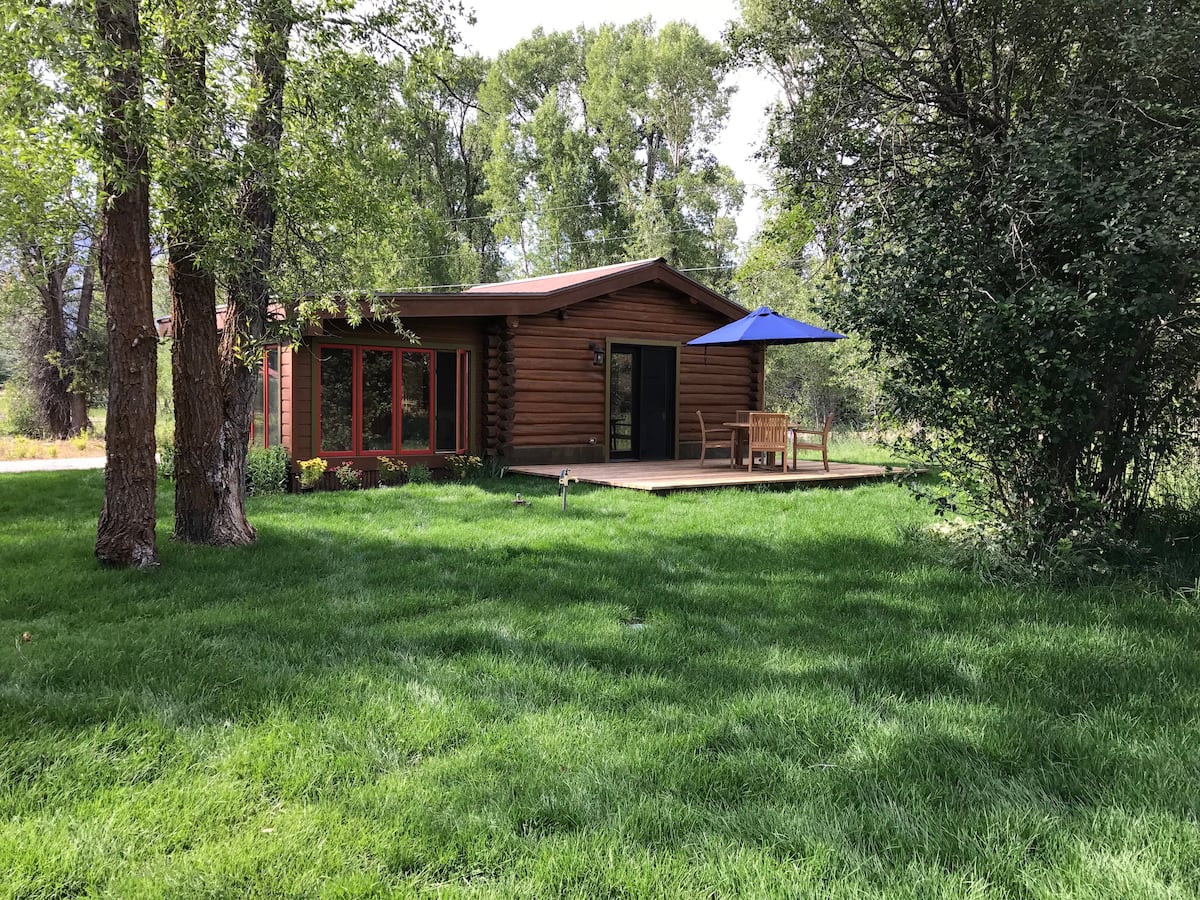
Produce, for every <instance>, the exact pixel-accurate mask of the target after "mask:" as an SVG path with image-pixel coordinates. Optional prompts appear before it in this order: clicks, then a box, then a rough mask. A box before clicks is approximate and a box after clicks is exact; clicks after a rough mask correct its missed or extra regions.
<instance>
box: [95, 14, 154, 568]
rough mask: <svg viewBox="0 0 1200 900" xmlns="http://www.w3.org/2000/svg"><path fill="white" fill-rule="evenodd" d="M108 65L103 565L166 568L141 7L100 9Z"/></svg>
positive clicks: (99, 540) (99, 546)
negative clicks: (159, 527)
mask: <svg viewBox="0 0 1200 900" xmlns="http://www.w3.org/2000/svg"><path fill="white" fill-rule="evenodd" d="M96 39H97V44H98V47H99V49H100V52H101V54H102V56H103V59H104V68H103V76H102V84H103V93H104V98H103V104H104V117H103V129H102V142H101V153H102V163H103V165H104V194H105V196H106V198H107V200H106V204H105V209H104V230H103V236H102V238H101V242H100V274H101V278H102V279H103V282H104V295H105V298H106V302H107V313H108V344H109V360H110V365H109V387H108V426H107V429H106V434H105V436H106V441H107V455H108V459H107V463H106V465H105V468H104V506H103V508H102V509H101V511H100V523H99V527H98V529H97V535H96V556H97V558H98V559H99V560H100V561H101V562H103V563H106V564H108V565H114V566H126V567H136V568H146V567H148V566H155V565H157V564H158V548H157V545H156V543H155V528H154V526H155V507H154V501H155V480H156V478H157V470H156V465H155V459H154V417H155V405H154V404H155V381H156V359H157V354H158V335H157V333H156V331H155V328H154V311H153V306H152V301H151V281H152V277H151V270H150V173H149V157H148V153H147V149H146V137H145V134H146V121H145V120H146V114H147V110H146V106H145V101H144V93H143V92H144V84H143V79H142V62H141V52H142V36H141V25H140V22H139V18H138V3H137V0H97V2H96Z"/></svg>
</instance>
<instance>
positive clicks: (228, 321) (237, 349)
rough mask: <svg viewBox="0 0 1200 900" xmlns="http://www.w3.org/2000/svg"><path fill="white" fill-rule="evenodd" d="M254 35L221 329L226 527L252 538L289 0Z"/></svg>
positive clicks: (268, 0)
mask: <svg viewBox="0 0 1200 900" xmlns="http://www.w3.org/2000/svg"><path fill="white" fill-rule="evenodd" d="M252 19H253V23H252V24H253V26H254V27H252V29H251V34H253V35H255V38H256V40H257V45H256V47H255V50H254V80H255V82H256V87H257V88H258V96H259V100H258V104H257V105H256V106H255V108H254V112H253V114H252V115H251V117H250V122H249V125H248V127H247V130H246V137H247V147H246V156H247V158H249V159H250V160H253V161H254V164H253V166H252V167H251V169H250V172H249V174H248V175H247V176H246V180H245V181H244V182H243V184H242V190H241V195H240V197H239V198H238V217H239V218H240V219H241V223H242V227H243V230H244V231H245V232H246V233H248V234H249V235H250V236H251V240H250V246H249V251H248V253H247V255H246V257H245V258H243V259H241V260H239V264H238V265H237V266H236V268H235V272H234V275H233V277H232V278H231V279H230V287H229V300H228V303H227V305H226V313H225V328H224V331H223V332H222V334H221V364H222V370H223V371H222V381H223V400H224V404H225V415H224V422H223V424H222V428H221V450H222V466H223V469H224V472H223V477H224V482H225V484H226V486H227V488H228V490H227V492H226V494H225V495H224V498H223V499H224V503H223V504H222V510H223V515H224V516H225V523H224V524H225V526H226V527H227V528H228V529H230V530H231V532H232V531H236V532H238V533H239V534H242V535H245V538H246V540H247V541H252V540H254V529H253V528H252V527H251V525H250V523H249V522H248V521H247V520H246V514H245V500H246V452H247V450H248V449H249V441H250V420H251V416H252V415H253V412H254V389H255V386H256V385H257V371H258V370H257V368H251V367H250V366H247V365H246V363H247V361H248V360H249V361H251V362H252V363H253V361H254V359H255V358H257V356H258V354H260V353H261V352H262V347H263V339H264V337H265V335H266V330H267V314H268V309H269V306H270V302H271V285H270V272H271V267H272V264H273V258H274V249H275V244H274V240H275V219H276V205H275V200H276V194H275V186H276V181H277V179H278V174H279V145H280V142H281V140H282V138H283V89H284V84H285V82H286V78H287V58H288V37H289V34H290V32H291V27H292V20H291V14H290V6H289V4H288V2H287V0H259V2H258V3H257V4H256V6H255V8H254V11H253V14H252Z"/></svg>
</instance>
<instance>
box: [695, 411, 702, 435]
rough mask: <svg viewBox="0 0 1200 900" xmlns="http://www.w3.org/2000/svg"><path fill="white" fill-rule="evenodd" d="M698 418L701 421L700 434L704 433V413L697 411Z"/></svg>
mask: <svg viewBox="0 0 1200 900" xmlns="http://www.w3.org/2000/svg"><path fill="white" fill-rule="evenodd" d="M696 418H697V419H699V420H700V433H701V434H703V433H704V413H702V412H700V410H696Z"/></svg>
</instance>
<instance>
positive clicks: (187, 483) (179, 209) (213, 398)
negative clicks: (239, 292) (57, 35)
mask: <svg viewBox="0 0 1200 900" xmlns="http://www.w3.org/2000/svg"><path fill="white" fill-rule="evenodd" d="M165 49H166V54H165V55H166V63H167V82H168V86H169V89H168V109H169V110H170V111H173V112H182V115H183V116H189V114H192V113H194V111H196V110H201V111H203V110H206V109H207V102H206V96H207V83H206V81H207V74H206V64H207V61H206V48H205V46H204V44H203V41H202V39H197V38H195V37H194V36H190V37H185V38H183V39H180V38H178V37H176V36H174V35H171V36H169V37H168V39H167V41H166V48H165ZM205 122H206V117H205V116H203V115H200V116H199V117H196V116H194V115H192V121H191V122H189V123H186V124H188V125H189V129H188V130H187V132H186V134H187V137H186V139H185V142H184V144H183V145H182V146H180V147H177V148H176V149H177V151H178V152H179V153H180V154H181V155H183V156H185V157H186V160H187V161H186V164H185V167H186V168H188V169H191V170H195V171H201V170H202V168H203V166H204V159H203V158H202V153H203V147H204V143H205V142H204V141H203V140H202V135H201V134H200V133H199V132H200V130H201V129H203V128H204V127H205ZM204 191H205V185H203V184H196V183H193V184H187V185H182V186H178V187H176V188H174V189H173V190H172V196H171V198H170V207H171V209H172V210H173V212H174V214H175V216H176V218H175V220H174V221H173V222H172V223H171V224H170V226H169V228H168V238H167V243H168V248H167V256H168V278H169V281H170V286H171V324H172V331H173V335H172V337H173V342H172V347H171V383H172V388H173V395H174V400H175V537H176V538H177V539H178V540H181V541H187V542H188V543H194V544H210V545H217V546H236V545H242V544H247V543H250V542H251V541H253V540H254V532H253V531H252V530H251V529H250V528H249V524H248V523H247V521H246V515H245V510H244V508H242V506H241V505H240V501H238V500H236V499H234V500H233V502H231V500H230V497H229V495H230V494H231V493H233V494H235V495H236V496H240V493H241V492H238V491H237V489H236V484H237V482H233V483H230V482H227V481H226V467H225V463H224V458H225V452H224V449H225V441H224V438H225V433H224V431H223V428H222V425H223V422H224V417H225V410H224V403H223V402H222V384H221V370H220V360H219V358H218V347H219V337H218V334H217V279H216V276H215V275H214V274H213V272H212V271H211V270H209V269H208V268H206V267H205V265H204V263H203V261H202V256H201V254H202V253H203V251H204V249H205V239H204V236H203V234H202V233H201V232H202V231H203V226H202V224H201V223H202V222H203V221H204V215H203V196H204Z"/></svg>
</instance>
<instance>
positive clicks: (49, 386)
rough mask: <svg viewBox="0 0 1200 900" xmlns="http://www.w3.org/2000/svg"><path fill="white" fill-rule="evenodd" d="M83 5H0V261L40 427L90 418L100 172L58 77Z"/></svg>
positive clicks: (66, 430)
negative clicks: (47, 9) (57, 8)
mask: <svg viewBox="0 0 1200 900" xmlns="http://www.w3.org/2000/svg"><path fill="white" fill-rule="evenodd" d="M85 27H88V23H85V22H82V21H81V20H80V15H79V11H78V10H76V9H68V10H64V11H63V12H62V15H61V16H55V17H47V16H36V15H34V16H30V15H28V13H27V11H26V10H25V9H23V8H14V5H12V4H9V3H5V4H2V5H0V81H2V82H3V84H4V87H3V88H0V107H2V108H3V111H4V115H3V117H0V146H3V147H4V148H5V152H4V154H3V155H2V156H0V260H2V262H0V267H2V268H3V269H4V270H6V271H8V272H9V273H11V274H13V275H15V279H14V280H13V281H11V282H10V283H9V288H10V289H9V290H6V291H5V292H4V293H5V294H6V296H7V299H8V300H10V301H12V302H11V303H9V304H6V305H7V306H9V308H10V309H12V308H14V307H15V308H17V315H16V318H17V319H18V320H19V322H20V327H21V328H22V330H23V331H24V340H23V341H22V346H23V354H22V355H23V361H22V369H23V370H24V375H25V381H26V382H27V384H28V385H29V387H30V388H31V389H32V391H31V393H32V396H33V398H34V400H35V407H36V409H37V412H38V416H37V418H38V419H39V420H40V422H39V423H38V424H39V427H40V430H41V431H42V432H43V433H45V434H47V435H48V436H51V437H58V438H62V437H67V436H68V435H71V434H77V433H78V432H79V431H81V430H83V429H85V428H88V427H89V426H90V422H89V421H88V412H87V411H88V400H89V395H90V394H91V393H92V392H93V390H94V386H93V385H92V384H90V383H89V381H90V379H89V375H90V372H89V366H88V362H89V359H90V348H91V346H92V344H93V341H92V340H91V337H92V335H91V312H92V301H93V298H94V290H93V287H94V266H95V259H94V257H95V237H94V236H95V233H96V224H97V210H96V204H95V197H96V178H95V175H94V166H93V165H92V164H91V163H90V161H89V159H88V155H89V154H88V149H87V147H86V146H85V141H84V140H83V139H82V134H81V132H82V130H83V129H82V128H81V124H82V123H81V120H82V118H83V116H82V114H81V111H80V110H79V109H77V108H75V105H74V103H73V100H74V98H72V97H71V96H70V95H69V94H68V96H66V97H64V95H63V91H62V90H61V87H60V84H61V82H62V81H63V80H64V79H65V76H66V73H67V72H68V71H69V70H70V69H71V68H72V67H77V66H78V63H77V62H76V60H77V58H78V57H79V56H81V55H83V42H82V41H81V40H80V35H79V32H80V31H81V30H82V29H83V28H85Z"/></svg>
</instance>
